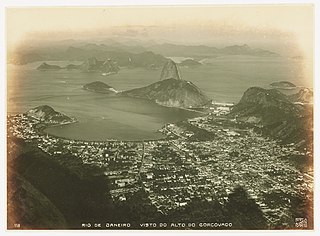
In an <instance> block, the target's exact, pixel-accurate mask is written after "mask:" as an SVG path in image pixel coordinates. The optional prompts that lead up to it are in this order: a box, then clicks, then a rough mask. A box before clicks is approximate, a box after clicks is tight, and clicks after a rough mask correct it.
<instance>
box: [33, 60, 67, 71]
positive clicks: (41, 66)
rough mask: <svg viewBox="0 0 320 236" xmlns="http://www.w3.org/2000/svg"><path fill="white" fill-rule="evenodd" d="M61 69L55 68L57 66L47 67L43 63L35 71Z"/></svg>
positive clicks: (47, 65)
mask: <svg viewBox="0 0 320 236" xmlns="http://www.w3.org/2000/svg"><path fill="white" fill-rule="evenodd" d="M60 69H62V67H60V66H57V65H49V64H47V63H46V62H43V63H42V64H41V65H40V66H38V67H37V70H43V71H46V70H60Z"/></svg>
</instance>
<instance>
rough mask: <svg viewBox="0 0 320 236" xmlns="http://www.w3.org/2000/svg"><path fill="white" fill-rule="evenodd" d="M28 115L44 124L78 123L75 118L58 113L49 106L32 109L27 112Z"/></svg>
mask: <svg viewBox="0 0 320 236" xmlns="http://www.w3.org/2000/svg"><path fill="white" fill-rule="evenodd" d="M26 115H27V116H28V117H31V118H34V119H36V120H38V121H39V122H41V123H43V124H69V123H73V122H76V119H75V118H72V117H69V116H67V115H64V114H62V113H60V112H57V111H55V110H54V109H53V108H52V107H50V106H48V105H42V106H38V107H35V108H33V109H30V110H29V111H27V113H26Z"/></svg>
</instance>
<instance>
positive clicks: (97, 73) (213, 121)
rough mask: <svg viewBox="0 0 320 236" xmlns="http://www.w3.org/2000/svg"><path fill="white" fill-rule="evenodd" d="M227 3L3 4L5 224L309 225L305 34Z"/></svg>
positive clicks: (309, 88)
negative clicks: (260, 20)
mask: <svg viewBox="0 0 320 236" xmlns="http://www.w3.org/2000/svg"><path fill="white" fill-rule="evenodd" d="M254 8H257V9H260V8H261V9H263V11H261V12H265V11H267V12H269V10H268V9H265V8H264V7H263V6H260V7H258V6H255V7H254ZM272 8H277V6H273V7H272ZM147 9H149V10H148V11H147ZM228 9H229V8H228ZM228 9H226V7H225V6H222V7H219V8H218V7H213V6H211V7H207V8H204V7H199V8H197V7H194V8H192V11H191V9H189V8H184V7H177V8H176V9H173V8H171V7H166V8H162V7H150V6H149V7H145V8H141V7H137V8H130V7H128V8H122V7H119V8H110V9H109V8H106V9H102V8H100V7H97V8H92V9H91V8H90V9H89V8H83V9H80V8H70V9H69V10H68V13H66V12H65V13H66V14H62V13H63V12H64V11H65V9H64V8H54V9H51V8H50V9H49V8H48V9H38V11H39V12H42V13H43V14H38V13H39V12H38V13H37V14H35V13H33V14H31V12H32V10H31V9H29V10H27V9H20V10H15V9H14V8H10V9H7V11H8V12H7V16H8V17H9V16H10V17H9V18H8V19H9V21H8V24H9V25H10V24H12V27H13V28H12V27H11V28H10V27H8V29H9V28H10V30H8V34H9V35H11V34H12V37H13V36H14V35H16V34H14V33H13V31H12V29H14V31H15V32H17V31H19V29H20V28H19V27H17V24H13V23H12V21H13V20H14V19H15V17H17V16H20V14H21V17H22V13H24V14H26V15H28V19H26V20H25V24H26V26H25V27H26V28H25V31H28V30H29V29H30V32H29V34H26V37H25V38H23V40H22V38H21V40H19V41H17V43H15V44H13V43H12V45H11V41H10V40H9V41H10V43H9V44H10V47H9V45H8V55H7V59H8V61H7V189H8V190H7V228H8V229H10V230H11V229H15V230H17V229H30V230H32V229H41V230H45V229H86V230H88V229H89V230H90V229H99V230H110V229H112V230H114V229H157V230H162V229H163V230H172V229H175V230H182V229H183V230H184V229H191V230H192V229H196V230H292V229H300V230H301V229H307V230H311V229H313V228H314V223H313V215H314V212H313V198H314V197H313V181H314V177H313V173H314V172H313V171H314V168H313V132H314V131H313V97H314V95H313V74H312V71H313V63H312V59H310V58H312V55H311V57H308V55H309V54H307V52H308V51H307V48H308V47H307V46H308V45H309V44H308V45H296V44H294V43H296V41H294V42H293V41H292V42H291V41H290V40H293V39H291V37H289V36H288V35H291V34H290V32H289V33H285V32H287V31H286V30H287V29H282V28H281V30H278V28H277V27H278V25H277V24H275V23H274V24H273V23H272V22H274V20H272V19H271V18H274V19H279V17H281V16H279V15H276V12H277V11H272V13H270V14H271V15H266V14H267V13H263V14H262V15H263V16H264V17H265V18H266V19H269V18H270V21H268V22H270V27H271V28H270V29H269V28H266V29H264V28H263V27H262V28H261V27H258V26H257V28H252V29H251V28H248V29H247V28H246V27H242V26H241V24H240V23H239V22H240V21H239V22H237V21H236V22H234V23H233V24H232V27H231V25H229V26H228V21H225V20H224V19H229V18H230V19H234V18H232V17H228V16H229V15H228V14H229V13H228V14H227V13H225V12H229V10H230V9H229V10H228ZM232 9H234V10H233V11H232V14H235V16H237V17H240V18H239V19H247V18H248V17H251V15H250V14H249V13H248V15H247V17H244V16H243V15H244V13H242V11H243V10H244V9H247V7H244V8H241V10H240V7H234V8H232ZM281 9H286V7H284V8H281ZM311 9H312V8H311ZM248 11H249V10H248ZM286 11H288V14H287V15H288V17H289V16H290V17H292V19H296V18H297V17H298V18H299V19H300V18H302V17H307V16H309V15H310V14H298V15H297V14H293V13H294V12H295V11H293V12H291V10H290V9H286ZM299 11H305V12H306V13H308V12H309V11H310V7H308V6H300V8H299ZM59 12H61V14H60V13H59ZM93 12H94V13H95V14H93ZM151 12H152V14H151ZM58 13H59V14H58ZM120 13H121V14H120ZM218 13H219V14H218ZM289 13H290V14H291V15H290V14H289ZM118 14H120V15H121V17H120V15H118ZM274 14H275V15H274ZM124 15H126V19H127V20H128V21H124V18H123V17H124ZM220 15H221V16H225V17H222V18H219V16H220ZM44 16H47V17H48V18H42V17H44ZM54 16H55V17H54ZM67 16H70V17H67ZM80 16H81V19H82V20H80V18H78V17H80ZM163 16H166V19H167V21H166V22H168V24H169V25H165V24H166V23H165V22H163V21H162V19H163ZM144 17H145V18H144ZM179 17H182V18H181V19H184V20H183V22H188V24H187V23H181V22H180V20H178V18H179ZM190 17H191V18H190ZM255 17H262V16H258V15H255ZM189 18H190V19H192V20H190V19H189ZM29 19H30V22H31V19H34V20H36V19H37V21H32V22H41V23H43V25H42V26H41V27H40V26H36V25H35V24H31V23H30V22H29ZM49 19H51V20H49ZM71 19H74V20H73V21H72V22H73V23H72V24H71V22H70V21H71ZM77 19H79V22H82V23H83V24H79V22H78V21H77ZM83 19H86V20H85V21H84V20H83ZM99 19H100V20H99ZM129 19H130V22H131V20H132V23H130V24H127V23H124V22H129ZM146 19H149V21H148V22H146ZM174 19H177V22H175V21H174ZM179 19H180V18H179ZM212 19H216V20H217V23H213V22H215V21H214V20H212ZM250 19H251V18H250ZM308 19H309V18H308V17H307V20H308ZM16 20H18V19H16ZM307 20H306V21H307ZM50 22H51V23H50ZM57 22H59V23H60V24H59V27H58V25H56V24H57ZM93 22H95V23H97V24H98V23H99V24H100V23H101V24H102V25H103V24H106V25H108V27H109V28H108V27H106V28H101V29H98V28H95V27H96V25H95V24H93ZM160 22H162V23H160ZM179 22H180V23H179ZM219 22H220V23H219ZM241 22H242V21H241ZM256 22H258V20H257V21H255V18H252V24H250V25H253V26H254V25H255V24H257V23H256ZM308 22H309V21H308ZM310 22H311V23H310ZM310 22H309V23H310V24H306V26H305V27H307V28H308V29H309V27H311V28H310V30H312V29H313V28H312V22H313V21H312V20H310ZM118 23H119V25H117V24H118ZM120 23H121V24H120ZM197 24H199V25H197ZM243 24H244V23H243ZM272 24H273V25H272ZM54 25H56V26H54ZM281 25H282V24H281ZM89 26H90V27H89ZM209 26H210V27H209ZM32 27H35V28H34V30H31V29H33V28H32ZM44 27H47V28H46V30H48V31H46V32H42V31H41V30H40V32H38V31H37V29H38V28H39V29H43V28H44ZM50 27H52V29H51V28H50ZM60 27H62V28H61V29H60ZM72 27H74V28H72ZM86 27H88V28H86ZM56 28H59V30H61V32H60V31H59V32H56V31H55V30H54V29H56ZM78 29H79V30H78ZM258 29H259V30H258ZM288 30H289V31H290V30H291V28H290V29H288ZM71 31H72V33H71ZM23 32H24V31H23ZM303 32H304V33H305V32H309V31H308V30H304V31H303ZM310 32H311V31H310ZM296 35H300V34H299V32H296ZM10 37H11V36H10ZM301 37H306V35H305V34H303V35H302V36H301ZM8 39H9V38H8ZM18 42H19V43H18ZM297 42H307V41H306V40H300V41H297ZM310 45H313V44H310ZM309 56H310V55H309Z"/></svg>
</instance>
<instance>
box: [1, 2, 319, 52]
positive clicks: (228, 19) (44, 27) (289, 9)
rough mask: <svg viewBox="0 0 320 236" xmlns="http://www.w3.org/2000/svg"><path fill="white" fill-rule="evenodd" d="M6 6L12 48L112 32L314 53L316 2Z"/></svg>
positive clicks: (141, 38)
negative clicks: (145, 5)
mask: <svg viewBox="0 0 320 236" xmlns="http://www.w3.org/2000/svg"><path fill="white" fill-rule="evenodd" d="M6 11H7V12H6V13H7V17H6V18H7V44H8V47H9V48H11V49H12V48H17V47H18V46H19V45H24V44H29V42H30V40H31V41H35V40H36V41H38V42H39V41H43V42H45V41H46V40H53V41H55V40H56V41H61V40H68V39H74V40H84V41H92V42H94V41H99V40H103V39H110V38H112V39H117V40H119V41H121V40H122V41H123V40H127V41H131V42H129V43H132V42H134V41H142V42H148V41H149V42H152V41H153V42H154V43H157V44H161V43H174V44H182V45H206V46H214V47H224V46H229V45H235V44H236V45H243V44H248V45H249V46H250V47H253V48H263V49H267V50H271V51H275V52H277V53H279V54H284V55H289V56H303V57H307V58H312V55H313V24H314V22H313V21H314V20H313V7H312V5H302V4H300V5H240V6H239V5H238V6H235V5H228V6H226V5H219V6H214V5H213V6H173V7H168V6H161V7H160V6H157V7H92V8H90V7H86V8H75V7H64V8H60V7H52V8H45V7H32V8H31V7H29V8H8V9H7V10H6ZM57 16H58V17H57ZM186 16H187V17H186ZM253 19H254V20H253ZM279 19H281V20H279Z"/></svg>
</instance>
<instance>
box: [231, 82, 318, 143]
mask: <svg viewBox="0 0 320 236" xmlns="http://www.w3.org/2000/svg"><path fill="white" fill-rule="evenodd" d="M312 113H313V108H312V107H310V106H302V105H299V104H294V103H293V102H291V101H290V100H289V98H288V97H287V96H286V95H284V94H282V93H281V92H279V91H278V90H276V89H269V90H267V89H263V88H259V87H252V88H249V89H248V90H247V91H245V93H244V94H243V96H242V98H241V100H240V102H239V103H238V104H237V105H235V106H234V108H233V109H232V111H231V113H230V115H231V116H234V117H237V119H238V120H240V121H244V122H250V123H254V124H257V125H259V126H260V127H262V131H263V132H264V133H266V134H268V135H271V136H273V137H275V138H278V139H281V140H283V141H284V142H300V141H303V142H306V141H307V142H308V143H310V142H311V140H312V132H313V131H312V127H313V119H312V117H313V116H312Z"/></svg>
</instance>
